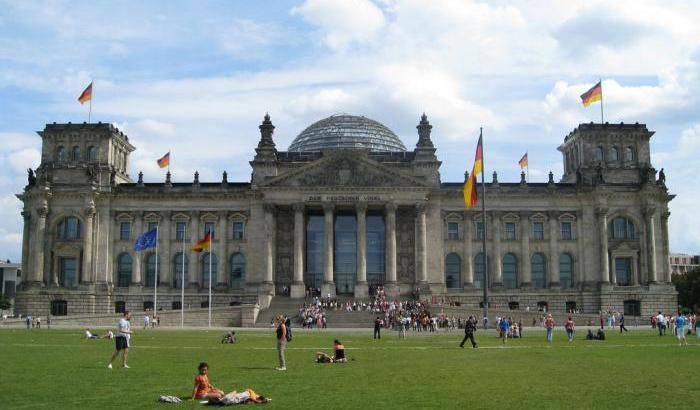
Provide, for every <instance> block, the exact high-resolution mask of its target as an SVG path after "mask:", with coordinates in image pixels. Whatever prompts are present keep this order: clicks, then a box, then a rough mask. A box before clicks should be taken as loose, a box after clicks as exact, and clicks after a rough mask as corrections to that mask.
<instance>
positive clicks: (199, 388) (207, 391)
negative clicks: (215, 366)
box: [192, 362, 224, 400]
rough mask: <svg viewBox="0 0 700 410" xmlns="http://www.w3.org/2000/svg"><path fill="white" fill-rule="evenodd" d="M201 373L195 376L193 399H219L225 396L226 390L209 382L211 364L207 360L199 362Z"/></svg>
mask: <svg viewBox="0 0 700 410" xmlns="http://www.w3.org/2000/svg"><path fill="white" fill-rule="evenodd" d="M198 370H199V374H198V375H197V376H196V377H195V378H194V389H192V400H195V399H210V400H212V399H213V400H219V399H221V398H222V397H223V396H224V392H223V391H221V390H219V389H217V388H216V387H214V386H212V385H211V384H210V383H209V376H208V375H209V365H208V364H206V363H205V362H202V363H200V364H199V367H198Z"/></svg>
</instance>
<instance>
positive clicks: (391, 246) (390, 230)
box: [384, 202, 399, 296]
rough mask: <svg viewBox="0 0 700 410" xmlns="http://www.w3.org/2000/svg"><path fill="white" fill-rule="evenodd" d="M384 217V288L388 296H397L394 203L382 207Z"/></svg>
mask: <svg viewBox="0 0 700 410" xmlns="http://www.w3.org/2000/svg"><path fill="white" fill-rule="evenodd" d="M384 215H385V217H386V227H385V228H386V233H385V236H386V238H384V240H385V242H386V249H385V255H384V256H385V258H384V269H385V271H386V280H385V281H384V290H385V291H386V293H387V295H389V296H398V294H399V288H398V286H397V284H396V204H394V203H391V202H390V203H388V204H386V206H385V207H384Z"/></svg>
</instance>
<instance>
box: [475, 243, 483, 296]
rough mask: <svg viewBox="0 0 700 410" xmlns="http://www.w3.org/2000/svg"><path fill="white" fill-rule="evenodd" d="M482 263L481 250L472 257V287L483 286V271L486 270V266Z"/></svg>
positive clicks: (479, 287)
mask: <svg viewBox="0 0 700 410" xmlns="http://www.w3.org/2000/svg"><path fill="white" fill-rule="evenodd" d="M484 265H485V264H484V254H483V252H482V253H479V254H477V255H476V257H474V287H475V288H477V289H483V287H484V272H485V271H486V266H484Z"/></svg>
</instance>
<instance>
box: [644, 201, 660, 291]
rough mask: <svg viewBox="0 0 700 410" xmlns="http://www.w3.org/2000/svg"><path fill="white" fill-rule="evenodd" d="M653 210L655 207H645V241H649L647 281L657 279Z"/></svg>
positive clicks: (650, 281)
mask: <svg viewBox="0 0 700 410" xmlns="http://www.w3.org/2000/svg"><path fill="white" fill-rule="evenodd" d="M655 212H656V209H654V208H647V209H646V217H647V221H646V222H647V242H648V243H649V246H648V253H649V274H648V276H647V281H648V282H649V283H656V282H657V280H658V279H657V273H656V235H655V228H654V213H655Z"/></svg>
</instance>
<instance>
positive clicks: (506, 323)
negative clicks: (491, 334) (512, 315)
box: [498, 316, 510, 345]
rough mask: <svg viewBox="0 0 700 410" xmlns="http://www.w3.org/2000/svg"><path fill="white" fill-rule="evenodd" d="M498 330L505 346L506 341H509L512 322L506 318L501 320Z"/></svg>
mask: <svg viewBox="0 0 700 410" xmlns="http://www.w3.org/2000/svg"><path fill="white" fill-rule="evenodd" d="M498 329H499V330H500V331H501V339H502V340H503V344H504V345H505V344H506V340H508V331H509V330H510V320H508V319H506V318H505V316H504V317H502V318H501V321H500V322H498Z"/></svg>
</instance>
